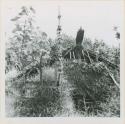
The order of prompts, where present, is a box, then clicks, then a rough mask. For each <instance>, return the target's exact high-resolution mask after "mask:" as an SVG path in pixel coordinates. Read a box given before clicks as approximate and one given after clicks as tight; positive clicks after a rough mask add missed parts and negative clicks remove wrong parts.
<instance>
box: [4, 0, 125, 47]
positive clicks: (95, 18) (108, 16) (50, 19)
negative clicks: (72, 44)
mask: <svg viewBox="0 0 125 124" xmlns="http://www.w3.org/2000/svg"><path fill="white" fill-rule="evenodd" d="M23 5H28V6H29V5H30V6H32V7H33V8H34V9H35V10H36V19H35V20H36V24H37V25H38V26H39V27H40V28H41V30H42V31H44V32H46V33H47V35H48V36H49V37H51V38H53V39H54V38H55V37H56V29H57V25H58V20H57V15H58V6H60V11H61V15H62V18H61V26H62V33H66V34H67V35H70V36H72V37H76V34H77V31H78V29H79V28H80V27H82V28H83V29H84V30H85V37H87V38H90V39H92V40H93V41H94V39H98V40H103V41H104V42H106V43H107V44H109V45H113V46H117V45H118V44H119V41H117V40H116V38H115V32H114V30H113V27H114V26H118V31H119V32H120V33H122V28H123V4H122V2H121V1H120V0H117V1H113V0H111V1H106V0H105V1H85V0H83V1H40V0H39V1H37V2H33V3H32V2H31V3H28V4H26V3H21V4H18V3H14V2H10V3H9V4H7V5H6V7H5V8H4V9H5V31H6V33H7V35H10V33H11V31H12V29H13V26H14V25H13V23H12V22H11V21H10V19H11V18H13V17H14V16H16V14H17V13H18V12H20V8H21V6H23Z"/></svg>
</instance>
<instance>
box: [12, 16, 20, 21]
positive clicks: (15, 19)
mask: <svg viewBox="0 0 125 124" xmlns="http://www.w3.org/2000/svg"><path fill="white" fill-rule="evenodd" d="M18 19H20V17H19V16H16V17H15V18H13V19H11V21H17V20H18Z"/></svg>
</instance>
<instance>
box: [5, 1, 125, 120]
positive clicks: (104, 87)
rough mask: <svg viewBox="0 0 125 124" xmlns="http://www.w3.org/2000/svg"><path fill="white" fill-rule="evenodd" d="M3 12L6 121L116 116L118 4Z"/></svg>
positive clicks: (14, 7) (48, 4)
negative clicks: (23, 118)
mask: <svg viewBox="0 0 125 124" xmlns="http://www.w3.org/2000/svg"><path fill="white" fill-rule="evenodd" d="M4 11H5V13H4V27H5V30H4V35H5V41H3V42H4V43H5V116H6V117H83V118H84V117H110V118H111V117H113V118H114V117H116V118H120V117H121V114H120V113H121V106H120V105H121V103H120V95H121V80H120V47H121V37H122V28H123V23H122V22H123V21H122V20H123V6H122V4H121V0H115V1H113V0H111V1H110V0H109V1H107V0H106V1H105V0H102V1H98V0H97V1H91V0H90V1H87V0H83V1H82V0H81V1H80V0H78V1H77V0H74V1H70V0H69V1H66V0H62V1H54V0H53V1H48V0H47V1H45V0H41V1H36V2H34V3H33V4H32V3H31V4H25V3H23V4H17V3H15V4H14V2H12V3H11V2H9V4H7V5H6V6H5V8H4Z"/></svg>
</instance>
